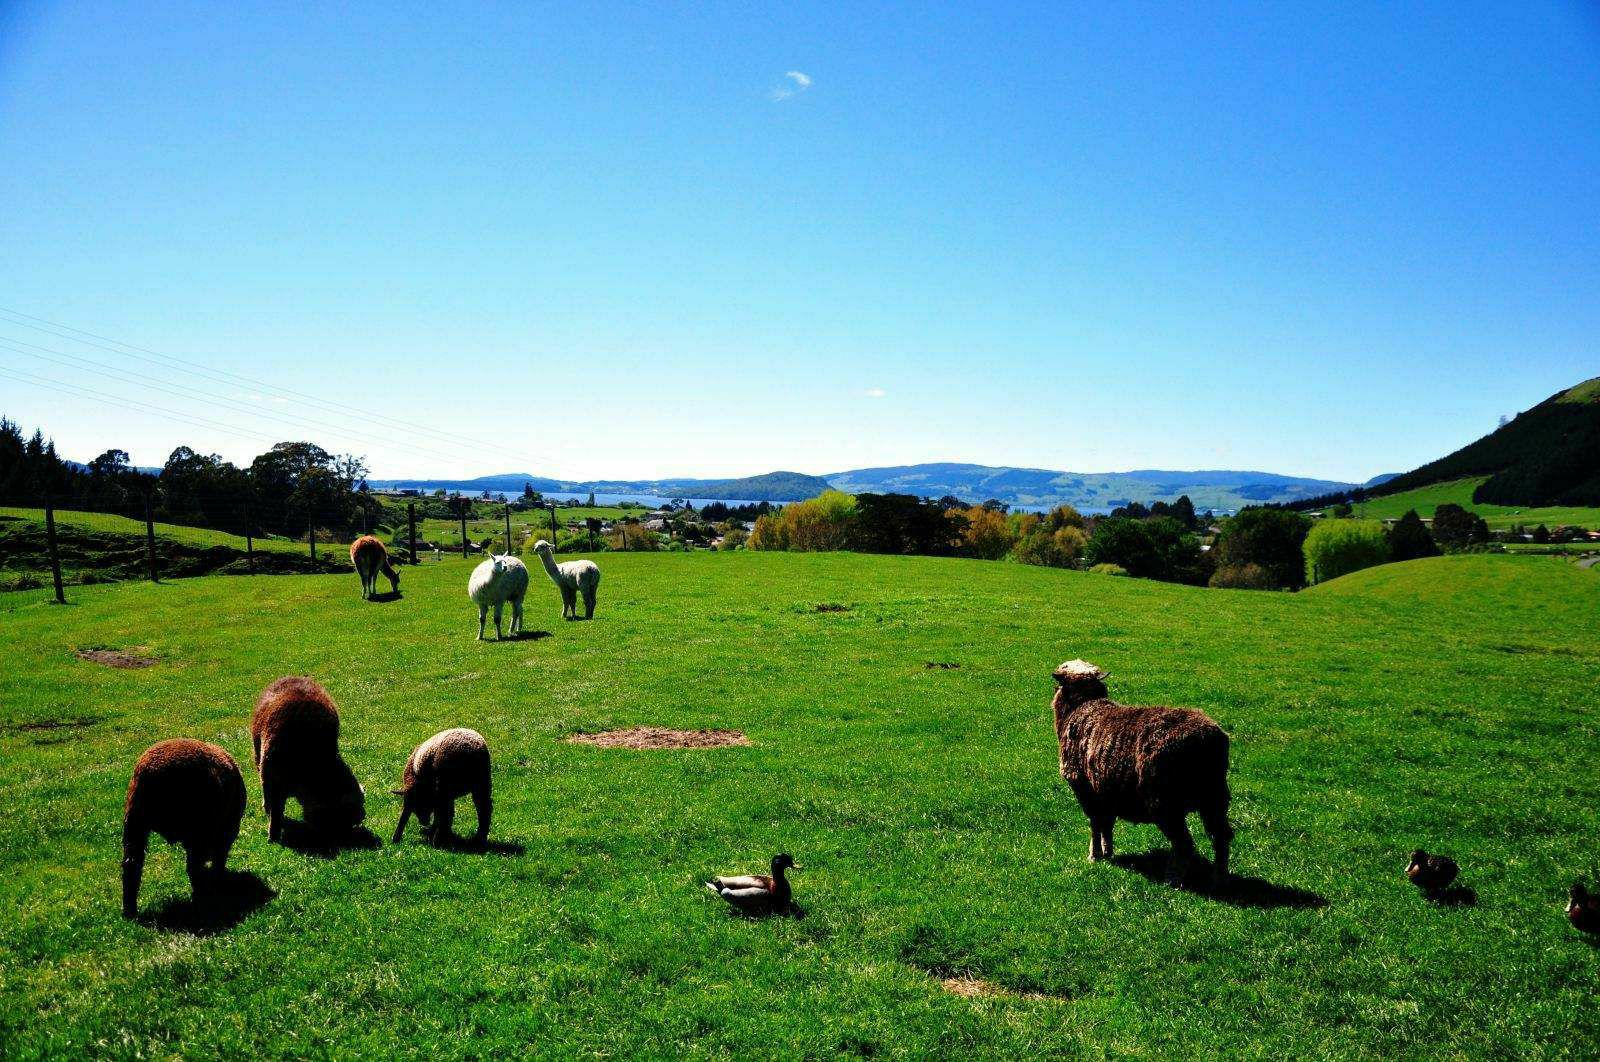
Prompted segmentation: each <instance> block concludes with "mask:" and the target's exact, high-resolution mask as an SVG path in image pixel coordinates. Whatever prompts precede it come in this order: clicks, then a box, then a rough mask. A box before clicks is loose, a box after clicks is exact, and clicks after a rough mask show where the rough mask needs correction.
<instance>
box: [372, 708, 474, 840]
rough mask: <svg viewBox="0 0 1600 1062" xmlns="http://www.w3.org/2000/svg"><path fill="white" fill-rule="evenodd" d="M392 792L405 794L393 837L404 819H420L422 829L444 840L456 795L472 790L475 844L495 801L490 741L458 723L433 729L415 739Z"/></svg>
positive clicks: (449, 829)
mask: <svg viewBox="0 0 1600 1062" xmlns="http://www.w3.org/2000/svg"><path fill="white" fill-rule="evenodd" d="M395 795H396V796H399V797H402V798H404V804H403V806H402V807H401V809H400V822H399V823H398V824H397V825H396V826H395V828H394V843H395V844H399V843H400V837H401V835H402V834H403V833H405V829H406V820H407V819H408V818H410V817H411V816H412V815H415V816H416V817H417V821H418V822H420V823H422V827H423V834H424V836H426V837H427V838H428V839H429V840H430V841H432V842H433V843H434V844H444V843H447V842H448V841H449V840H450V839H451V837H452V836H453V833H452V826H453V825H454V823H455V815H456V798H458V797H463V796H468V795H471V797H472V803H473V806H474V807H475V808H477V811H478V833H477V836H476V837H475V839H474V840H475V842H476V843H477V844H483V843H484V842H485V841H487V840H488V839H489V816H490V814H492V812H493V810H494V802H493V800H492V799H491V797H490V790H489V744H488V742H486V741H484V740H483V735H482V734H480V733H478V732H477V731H476V730H467V729H465V728H464V727H457V728H456V729H454V730H446V731H444V732H443V733H439V734H435V735H433V737H431V738H429V739H428V740H427V741H424V742H423V743H422V744H420V745H418V746H417V747H416V748H415V749H414V750H413V751H412V753H411V758H410V759H408V760H406V769H405V774H404V775H403V776H402V777H401V780H400V788H399V789H396V790H395Z"/></svg>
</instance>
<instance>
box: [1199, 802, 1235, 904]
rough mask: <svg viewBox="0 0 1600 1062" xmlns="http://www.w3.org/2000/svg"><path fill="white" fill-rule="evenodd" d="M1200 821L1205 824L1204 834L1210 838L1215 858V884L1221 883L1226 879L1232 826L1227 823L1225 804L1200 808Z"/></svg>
mask: <svg viewBox="0 0 1600 1062" xmlns="http://www.w3.org/2000/svg"><path fill="white" fill-rule="evenodd" d="M1200 821H1201V822H1203V823H1204V824H1205V827H1206V834H1207V836H1209V837H1210V838H1211V851H1212V854H1213V855H1214V856H1215V858H1216V877H1217V884H1218V885H1221V884H1223V883H1224V882H1226V881H1227V880H1228V845H1229V843H1230V842H1231V841H1232V840H1233V827H1232V826H1230V825H1228V807H1227V805H1226V804H1223V805H1221V806H1218V807H1210V808H1202V809H1200Z"/></svg>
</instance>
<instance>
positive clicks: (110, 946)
mask: <svg viewBox="0 0 1600 1062" xmlns="http://www.w3.org/2000/svg"><path fill="white" fill-rule="evenodd" d="M599 561H600V563H601V564H602V566H603V569H604V572H605V581H604V583H603V584H602V587H601V593H600V608H599V611H598V614H597V616H596V619H595V621H594V622H592V623H587V624H583V623H580V624H563V623H561V622H560V620H559V619H558V610H559V603H558V599H557V597H556V595H555V593H554V591H553V590H551V589H550V588H549V587H546V586H544V585H542V584H540V585H536V587H535V591H534V593H533V595H532V596H531V597H530V599H529V618H528V627H529V629H530V630H539V631H548V632H550V634H551V636H550V637H540V638H529V639H527V640H523V641H517V642H505V643H500V644H494V643H483V644H480V643H477V642H475V641H474V640H473V638H472V634H473V633H474V631H475V624H474V623H473V619H474V616H473V615H472V611H471V606H470V605H469V603H468V602H467V601H466V599H465V594H464V587H465V582H466V576H467V572H468V570H469V567H470V565H469V564H468V563H467V562H464V561H461V560H453V561H451V560H447V561H446V562H444V563H441V564H437V565H424V566H422V567H421V568H419V569H416V570H414V572H412V573H408V579H407V583H406V587H405V590H406V593H405V596H404V597H402V598H401V599H399V600H397V601H392V602H388V603H367V602H363V601H361V600H360V599H359V597H358V594H357V586H356V580H355V579H354V577H349V578H348V579H328V578H315V579H313V578H303V577H287V578H276V579H264V578H262V579H196V580H188V581H183V582H173V583H168V584H165V585H150V584H144V583H128V584H122V585H116V586H104V587H92V588H85V589H83V590H81V591H79V592H77V593H75V595H74V601H75V603H74V604H73V605H72V606H70V607H67V608H59V607H56V606H53V605H49V604H47V603H45V600H44V598H45V595H43V594H41V593H38V592H28V593H22V594H11V595H4V596H3V597H0V654H3V656H4V658H5V659H6V660H7V661H8V666H7V667H6V668H4V669H3V670H0V758H3V761H4V762H5V763H6V764H7V769H6V770H5V771H3V772H0V806H3V807H4V808H6V811H7V814H5V815H4V816H0V903H3V905H4V909H5V910H6V912H7V917H6V918H5V919H4V920H0V1055H4V1056H6V1057H25V1056H30V1055H43V1054H54V1055H63V1054H67V1055H72V1054H85V1053H91V1052H94V1053H105V1054H122V1055H133V1054H136V1053H144V1054H161V1055H167V1054H222V1055H261V1054H294V1055H304V1054H307V1053H311V1054H322V1053H326V1054H332V1055H356V1054H361V1055H417V1056H430V1057H433V1056H451V1057H454V1056H463V1055H478V1056H482V1055H490V1054H512V1053H517V1054H522V1053H526V1052H528V1051H529V1050H530V1049H531V1050H532V1051H534V1052H537V1053H540V1054H548V1055H562V1054H570V1053H578V1052H583V1053H601V1052H605V1053H610V1054H623V1055H627V1054H667V1053H676V1052H681V1051H684V1050H688V1051H692V1052H694V1053H697V1054H704V1055H730V1054H737V1053H748V1054H754V1055H758V1056H769V1055H773V1054H786V1053H792V1054H795V1055H821V1054H832V1053H835V1052H853V1053H872V1052H876V1053H890V1054H903V1055H910V1054H919V1055H920V1054H932V1055H941V1054H942V1055H960V1056H968V1055H1006V1056H1020V1055H1041V1054H1094V1055H1100V1054H1106V1053H1142V1054H1151V1055H1169V1054H1172V1055H1184V1056H1207V1055H1217V1054H1224V1053H1226V1054H1251V1055H1273V1056H1297V1055H1313V1056H1318V1057H1326V1056H1347V1055H1370V1056H1392V1055H1397V1054H1402V1053H1405V1054H1411V1053H1415V1052H1416V1051H1417V1049H1418V1045H1426V1047H1425V1048H1424V1050H1425V1052H1426V1053H1427V1054H1430V1055H1473V1056H1482V1055H1500V1056H1525V1055H1530V1054H1551V1055H1564V1054H1582V1053H1586V1052H1588V1051H1589V1050H1591V1049H1592V1045H1593V1044H1594V1043H1596V1042H1597V1039H1600V1010H1597V1008H1596V1007H1595V1004H1594V1000H1595V997H1596V993H1597V992H1600V962H1597V957H1600V953H1597V952H1596V950H1595V947H1594V946H1593V945H1592V944H1591V943H1588V942H1586V941H1583V940H1581V939H1579V938H1578V937H1577V935H1576V934H1575V933H1574V932H1573V931H1572V930H1571V929H1570V928H1569V927H1568V926H1567V924H1566V922H1565V920H1564V919H1563V917H1562V913H1561V906H1562V902H1563V899H1564V892H1565V889H1566V887H1567V885H1568V884H1570V882H1571V880H1572V878H1573V877H1574V876H1575V875H1576V874H1578V873H1584V874H1587V875H1589V876H1591V878H1592V877H1593V876H1594V875H1595V874H1596V873H1597V872H1600V855H1597V852H1596V849H1595V845H1594V842H1595V838H1596V836H1597V835H1600V776H1597V774H1596V772H1595V770H1594V761H1595V757H1596V751H1597V741H1600V696H1597V693H1596V690H1597V689H1600V648H1597V646H1596V644H1595V641H1594V638H1593V636H1592V632H1593V620H1594V616H1595V614H1596V610H1597V608H1600V573H1595V572H1582V571H1578V570H1576V569H1575V568H1574V567H1572V566H1570V565H1568V564H1566V563H1565V562H1562V561H1560V560H1555V559H1548V558H1537V559H1525V558H1512V557H1496V556H1475V557H1451V558H1442V559H1438V560H1430V561H1419V562H1413V563H1410V564H1403V565H1393V566H1388V567H1385V568H1380V569H1375V570H1373V571H1369V572H1362V573H1359V574H1357V575H1353V576H1350V577H1347V578H1345V579H1340V580H1336V581H1334V582H1331V583H1329V584H1327V585H1326V586H1324V587H1320V588H1318V589H1317V590H1315V591H1312V592H1309V593H1305V594H1300V595H1286V594H1264V593H1249V592H1231V591H1207V590H1197V589H1190V588H1185V587H1177V586H1170V585H1163V584H1158V583H1152V582H1143V581H1137V580H1127V579H1109V578H1104V577H1099V576H1093V575H1085V574H1078V573H1072V572H1060V571H1054V570H1050V569H1043V568H1030V567H1024V566H1021V565H1014V564H1005V563H984V562H976V561H952V560H938V559H929V558H889V557H864V556H853V555H804V554H781V553H767V554H761V553H749V554H747V553H734V554H713V553H698V554H686V555H668V554H654V555H645V554H618V555H603V556H601V557H600V558H599ZM544 591H549V592H544ZM819 605H828V606H839V608H838V609H834V608H830V609H829V610H819V608H818V606H819ZM107 645H110V646H118V647H122V648H126V649H133V650H138V651H139V652H141V653H143V654H145V655H147V656H150V657H153V658H155V659H156V660H157V661H158V663H157V664H156V666H153V667H150V668H148V669H145V670H140V671H116V670H109V669H106V668H102V667H100V666H98V665H95V664H91V663H88V662H85V661H83V660H80V659H78V658H76V657H75V655H74V652H75V650H78V649H80V648H84V647H87V646H107ZM1078 656H1081V657H1085V658H1087V659H1090V660H1093V661H1095V662H1097V663H1099V664H1101V665H1103V666H1105V667H1106V668H1108V669H1109V670H1110V672H1111V674H1112V676H1113V677H1112V688H1113V691H1114V692H1115V693H1116V694H1118V695H1120V696H1121V697H1122V698H1123V699H1125V700H1130V701H1153V702H1166V703H1182V704H1191V705H1195V706H1197V707H1201V708H1204V709H1205V710H1207V711H1208V712H1210V713H1211V714H1212V715H1213V716H1215V717H1216V718H1217V719H1218V720H1219V721H1221V722H1222V724H1223V725H1224V726H1225V727H1226V728H1227V729H1228V730H1229V731H1230V732H1231V734H1232V735H1233V739H1234V756H1233V775H1232V782H1233V788H1234V793H1235V805H1234V821H1235V824H1236V826H1237V828H1238V830H1239V837H1238V841H1237V845H1236V848H1235V864H1236V869H1237V871H1238V872H1239V873H1240V874H1241V875H1244V876H1245V877H1244V878H1243V880H1241V881H1240V882H1239V883H1237V884H1236V885H1235V886H1234V887H1233V888H1232V889H1231V890H1230V891H1228V892H1226V893H1224V894H1222V895H1220V896H1211V895H1206V894H1203V893H1200V892H1192V891H1179V890H1173V889H1168V888H1166V887H1165V886H1163V885H1162V884H1160V882H1159V876H1160V863H1159V860H1153V859H1151V858H1149V857H1148V856H1147V853H1149V852H1151V851H1152V849H1159V847H1160V844H1161V841H1160V837H1159V834H1158V833H1157V832H1156V831H1155V830H1154V829H1153V828H1150V827H1143V826H1129V825H1126V824H1124V825H1121V826H1119V828H1118V834H1117V840H1118V844H1119V850H1120V852H1122V853H1123V854H1124V855H1123V856H1122V857H1119V862H1117V863H1114V864H1098V865H1092V866H1091V865H1090V864H1088V863H1086V862H1085V861H1084V855H1085V853H1086V850H1087V847H1088V829H1087V826H1086V824H1085V822H1084V820H1083V817H1082V815H1081V813H1080V812H1079V811H1078V809H1077V807H1076V805H1075V803H1074V801H1073V800H1072V798H1071V796H1070V794H1069V792H1068V791H1067V790H1066V789H1065V787H1064V786H1063V784H1062V783H1061V781H1060V779H1059V777H1058V776H1057V770H1056V750H1055V739H1054V735H1053V733H1052V731H1051V725H1050V712H1049V699H1050V695H1051V682H1050V679H1049V673H1050V670H1051V668H1052V667H1053V666H1054V665H1055V664H1056V663H1058V662H1059V661H1061V660H1063V659H1066V658H1069V657H1078ZM936 664H938V665H958V666H955V667H942V666H941V667H935V666H930V665H936ZM287 673H297V674H310V675H314V676H316V677H318V678H319V679H321V680H322V681H323V682H324V683H326V684H327V685H328V687H329V688H330V690H331V691H332V693H333V695H334V697H335V698H336V699H337V700H338V702H339V705H340V708H341V711H342V713H343V733H344V737H343V747H344V751H345V754H346V756H347V757H348V759H349V760H350V762H351V764H352V766H353V767H354V769H355V771H356V773H357V775H358V776H359V777H360V778H361V779H362V780H363V782H364V783H365V785H366V789H367V793H368V802H369V804H368V806H369V825H370V826H371V827H372V829H373V830H374V831H375V832H376V833H377V834H378V835H380V836H381V837H382V838H383V843H382V844H381V845H380V846H378V847H374V848H370V849H354V850H346V851H343V852H340V853H337V854H335V855H331V856H327V855H321V856H319V855H314V854H309V853H303V852H298V851H295V850H291V849H287V848H283V847H278V846H271V845H268V844H267V843H266V840H265V823H264V820H263V817H262V814H261V811H260V807H259V796H260V787H259V784H258V783H257V781H256V779H255V777H254V774H253V772H250V771H248V769H247V784H248V787H249V791H250V796H251V801H250V807H249V809H248V811H247V813H246V817H245V823H244V831H243V835H242V837H241V839H240V842H239V844H238V845H237V847H236V848H235V850H234V859H233V862H232V865H233V866H234V867H235V868H236V869H238V870H240V871H248V872H250V873H253V874H256V875H259V877H260V879H261V880H262V881H263V882H264V883H265V884H266V885H267V886H268V887H270V889H271V890H273V891H274V892H275V894H276V895H275V896H274V897H273V898H271V899H270V900H269V901H268V902H266V903H265V904H264V905H262V906H259V907H257V908H254V909H252V910H249V911H248V912H247V913H243V915H242V918H239V919H227V920H221V921H220V924H219V922H218V921H213V922H209V923H203V925H205V926H206V927H208V928H212V929H215V930H217V931H216V932H210V933H204V934H196V933H192V932H188V931H186V930H188V929H191V928H194V927H195V925H196V920H197V917H198V916H197V915H196V914H195V913H194V912H193V911H191V910H190V909H189V908H188V907H187V905H186V904H185V903H184V902H183V899H182V898H183V897H184V896H185V895H186V886H185V884H184V879H183V876H182V871H181V859H180V858H178V856H177V855H176V854H175V852H174V851H172V850H169V849H165V848H164V847H163V846H161V845H159V843H158V844H157V846H156V848H155V849H154V850H153V852H152V856H151V859H150V861H149V864H148V868H147V871H146V881H145V892H144V897H143V904H144V906H145V908H146V909H147V910H153V911H154V912H156V917H155V918H153V919H151V920H147V921H146V922H142V923H130V922H125V921H123V920H122V919H121V918H120V917H119V915H118V910H117V866H118V859H119V855H120V853H119V849H118V844H119V835H120V816H121V807H122V799H123V790H124V787H125V786H126V783H127V777H128V772H129V769H130V767H131V765H132V763H133V761H134V759H135V758H136V757H137V755H138V754H139V752H140V751H141V750H142V749H143V748H144V747H145V746H147V745H148V744H149V743H150V742H151V741H152V740H154V739H155V738H157V737H164V736H171V735H191V736H196V737H201V738H206V739H209V740H213V741H217V742H220V743H221V744H223V745H224V746H226V747H227V748H229V749H230V750H231V751H232V752H233V754H234V756H235V757H236V758H238V759H239V760H240V761H241V763H242V764H245V765H248V762H249V747H248V736H247V731H246V722H247V719H248V715H249V711H250V706H251V702H252V700H253V698H254V696H255V695H256V693H257V692H258V691H259V690H260V688H261V687H262V686H263V685H264V684H265V683H267V682H268V681H269V680H271V679H273V678H275V677H277V676H279V675H282V674H287ZM634 724H655V725H663V726H677V727H734V728H739V729H742V730H743V731H745V733H746V734H747V735H748V736H749V738H750V739H751V741H752V742H753V744H752V745H751V746H750V747H747V748H731V749H722V750H715V751H699V752H661V751H657V752H634V751H625V750H602V749H596V748H592V747H587V746H580V745H576V744H571V743H569V742H567V741H566V740H565V739H566V738H567V736H568V735H570V734H572V733H573V732H575V731H591V730H597V729H605V728H610V727H619V726H629V725H634ZM453 725H470V726H473V727H476V728H477V729H479V730H481V731H482V732H483V733H484V734H485V735H486V736H487V737H488V739H489V742H490V744H491V747H492V748H493V750H494V757H495V786H496V793H495V796H496V818H495V825H494V831H493V836H494V837H495V838H496V839H497V840H498V841H499V842H502V846H501V847H500V848H498V849H496V850H495V851H492V852H490V853H489V854H473V853H469V852H459V851H456V852H450V851H435V850H431V849H429V848H426V847H424V846H423V845H422V844H420V843H419V841H418V840H417V837H416V834H415V832H414V831H413V832H412V833H411V834H410V835H408V836H407V837H406V839H405V841H404V842H403V843H402V844H400V845H398V846H395V845H390V844H389V843H388V836H387V835H388V833H389V832H390V831H391V830H392V829H393V826H394V822H395V819H396V813H397V808H396V806H395V804H394V802H393V799H392V798H390V797H388V796H386V795H385V794H386V793H387V791H388V789H389V788H390V787H391V786H392V785H393V784H395V783H396V782H397V781H398V779H399V776H400V770H401V766H402V764H403V761H404V759H405V757H406V755H407V753H408V752H409V751H410V749H411V748H412V746H413V745H414V744H416V743H417V742H418V741H420V740H422V739H423V738H425V737H427V736H428V735H430V734H432V733H433V732H435V731H437V730H439V729H441V728H444V727H447V726H453ZM462 811H463V813H464V815H465V816H466V818H465V820H464V821H463V822H462V823H460V824H458V826H465V825H466V824H468V823H470V821H471V816H470V812H469V811H468V809H466V808H463V809H462ZM1202 843H1203V842H1202ZM1418 845H1422V846H1425V847H1429V848H1437V849H1441V850H1444V851H1446V852H1449V853H1451V854H1453V855H1455V856H1456V857H1457V858H1458V859H1460V860H1461V862H1462V864H1463V865H1464V867H1465V871H1464V880H1465V882H1466V884H1469V885H1471V886H1472V887H1473V888H1474V889H1476V890H1477V894H1478V897H1479V900H1478V903H1477V905H1476V906H1474V907H1456V908H1449V907H1436V906H1433V905H1430V904H1429V903H1427V902H1426V901H1424V900H1423V899H1422V898H1421V897H1420V896H1419V895H1417V894H1416V892H1415V891H1414V890H1413V889H1412V888H1411V887H1410V886H1409V885H1408V884H1407V883H1406V881H1405V880H1404V877H1403V875H1402V869H1403V867H1404V865H1405V860H1406V853H1407V852H1409V851H1410V849H1412V848H1413V847H1416V846H1418ZM779 850H788V851H791V852H793V853H794V854H795V856H796V857H797V858H798V860H799V862H800V863H801V864H802V866H803V868H804V869H803V870H802V871H801V872H800V873H799V874H797V875H796V882H797V894H798V898H799V900H800V902H801V904H802V905H803V906H804V907H805V909H806V912H807V917H805V918H804V919H800V920H774V921H767V922H752V921H745V920H741V919H738V918H735V917H731V916H730V915H729V913H728V912H727V911H726V910H724V906H723V905H722V904H721V903H720V902H718V901H717V900H716V898H715V897H712V896H711V895H710V894H708V893H707V892H706V891H705V890H704V889H702V888H701V887H700V885H699V881H700V880H701V879H702V878H703V877H704V876H705V875H707V874H712V873H718V872H728V871H742V870H746V869H754V868H756V867H758V866H760V865H762V864H763V863H764V861H765V860H766V859H767V858H768V857H770V856H771V855H772V854H773V853H774V852H777V851H779ZM1152 878H1154V879H1155V880H1152ZM235 922H236V924H234V923H235ZM958 976H959V977H967V978H976V979H981V980H982V981H984V982H987V983H988V985H989V986H990V987H989V992H990V994H988V995H979V996H975V997H964V996H960V995H956V994H953V993H951V992H949V991H947V990H946V989H945V988H944V987H943V986H942V984H941V979H942V978H946V977H958Z"/></svg>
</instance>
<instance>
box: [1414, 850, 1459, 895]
mask: <svg viewBox="0 0 1600 1062" xmlns="http://www.w3.org/2000/svg"><path fill="white" fill-rule="evenodd" d="M1459 873H1461V868H1460V867H1458V866H1456V861H1455V860H1454V859H1451V858H1450V857H1449V856H1444V855H1429V854H1428V853H1427V852H1424V851H1423V850H1422V849H1420V848H1419V849H1417V850H1416V851H1415V852H1412V853H1411V864H1410V865H1409V866H1407V867H1406V877H1408V878H1410V879H1411V884H1413V885H1415V886H1416V887H1417V888H1419V889H1421V890H1422V891H1423V892H1426V893H1436V892H1443V891H1444V890H1445V889H1446V888H1448V887H1449V885H1450V883H1451V882H1452V881H1454V880H1456V875H1457V874H1459Z"/></svg>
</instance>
